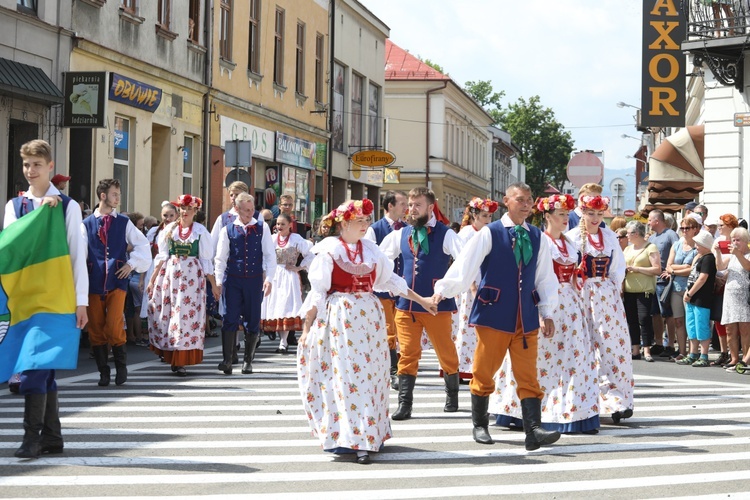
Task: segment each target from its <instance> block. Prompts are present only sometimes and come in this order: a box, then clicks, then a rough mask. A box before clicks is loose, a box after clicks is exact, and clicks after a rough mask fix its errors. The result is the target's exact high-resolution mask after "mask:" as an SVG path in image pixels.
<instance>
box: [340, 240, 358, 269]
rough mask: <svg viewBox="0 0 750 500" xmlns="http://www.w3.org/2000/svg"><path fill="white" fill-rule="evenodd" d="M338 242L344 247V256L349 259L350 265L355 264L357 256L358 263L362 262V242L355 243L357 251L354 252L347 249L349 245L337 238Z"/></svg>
mask: <svg viewBox="0 0 750 500" xmlns="http://www.w3.org/2000/svg"><path fill="white" fill-rule="evenodd" d="M339 240H340V241H341V244H342V245H344V249H346V256H347V257H349V261H350V262H351V263H353V264H356V263H357V256H359V261H360V262H364V257H363V256H362V240H359V241H357V249H356V250H354V251H352V250H351V249H350V248H349V245H348V244H347V243H346V242H345V241H344V240H343V239H341V238H339Z"/></svg>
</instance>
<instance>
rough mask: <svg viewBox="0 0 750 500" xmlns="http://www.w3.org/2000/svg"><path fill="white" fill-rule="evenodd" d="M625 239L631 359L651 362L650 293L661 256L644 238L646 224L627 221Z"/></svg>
mask: <svg viewBox="0 0 750 500" xmlns="http://www.w3.org/2000/svg"><path fill="white" fill-rule="evenodd" d="M625 229H626V230H627V237H628V242H629V243H630V244H629V245H628V246H627V248H625V250H624V254H625V271H626V274H625V295H624V303H625V317H626V318H627V321H628V329H629V330H630V345H631V346H632V347H631V348H632V355H633V359H641V344H643V359H644V360H645V361H653V360H654V359H653V358H652V357H651V346H652V345H653V343H654V326H653V323H652V321H651V304H652V301H653V299H652V297H651V296H652V295H653V294H654V293H655V292H656V277H657V276H658V275H659V274H661V259H660V256H659V249H658V248H656V245H654V244H653V243H649V242H648V241H646V226H644V225H643V224H642V223H640V222H638V221H634V220H633V221H630V222H628V223H627V225H626V226H625Z"/></svg>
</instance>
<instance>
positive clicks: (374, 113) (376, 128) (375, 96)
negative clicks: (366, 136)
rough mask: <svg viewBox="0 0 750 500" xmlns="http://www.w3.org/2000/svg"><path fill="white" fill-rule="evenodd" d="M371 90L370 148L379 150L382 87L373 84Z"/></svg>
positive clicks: (369, 104)
mask: <svg viewBox="0 0 750 500" xmlns="http://www.w3.org/2000/svg"><path fill="white" fill-rule="evenodd" d="M369 88H370V92H369V103H368V106H369V109H370V116H369V118H370V119H369V122H370V123H369V126H370V140H369V143H368V146H370V147H372V148H377V147H378V144H380V118H379V117H378V108H379V106H380V105H379V102H380V87H378V86H377V85H374V84H373V83H372V82H371V83H370V87H369Z"/></svg>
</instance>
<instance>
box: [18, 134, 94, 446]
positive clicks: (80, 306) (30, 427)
mask: <svg viewBox="0 0 750 500" xmlns="http://www.w3.org/2000/svg"><path fill="white" fill-rule="evenodd" d="M21 160H22V162H23V175H24V177H26V180H27V181H28V182H29V189H28V190H27V191H26V192H25V193H23V194H22V195H21V196H18V197H17V198H13V199H12V200H10V201H9V202H8V204H7V205H6V206H5V217H4V219H3V227H4V228H6V229H7V228H8V226H10V225H11V224H13V223H14V222H16V221H17V220H18V219H20V218H21V217H23V216H24V215H26V214H28V213H29V212H31V211H32V210H34V209H37V208H39V207H40V206H41V205H50V206H51V207H55V206H56V205H57V204H58V203H60V202H61V203H62V206H63V213H64V214H65V236H66V240H67V242H68V251H69V252H70V262H71V264H72V266H73V282H74V284H75V295H76V328H83V327H85V326H86V323H87V322H88V315H87V312H86V306H87V305H88V301H89V296H88V286H89V282H88V271H87V269H86V247H85V244H84V242H83V240H82V239H81V209H80V207H79V206H78V204H77V203H75V202H73V203H71V199H70V198H69V197H67V196H65V195H64V194H62V193H61V192H60V191H59V190H58V189H57V188H56V187H55V186H53V185H52V184H50V180H49V174H50V173H51V172H52V171H53V170H54V168H55V164H54V162H53V161H52V146H50V145H49V143H48V142H46V141H43V140H41V139H35V140H33V141H29V142H27V143H25V144H24V145H23V146H21ZM52 279H53V277H50V280H52ZM41 285H42V283H40V286H41ZM44 285H45V286H47V285H54V283H52V281H50V282H49V283H46V282H45V283H44ZM19 392H20V394H22V395H23V396H24V410H23V429H24V436H23V442H22V443H21V446H20V447H19V448H18V450H16V452H15V456H16V457H18V458H37V457H39V455H42V454H57V453H62V452H63V436H62V426H61V425H60V416H59V404H58V398H57V382H56V381H55V370H26V371H23V372H21V374H20V384H19Z"/></svg>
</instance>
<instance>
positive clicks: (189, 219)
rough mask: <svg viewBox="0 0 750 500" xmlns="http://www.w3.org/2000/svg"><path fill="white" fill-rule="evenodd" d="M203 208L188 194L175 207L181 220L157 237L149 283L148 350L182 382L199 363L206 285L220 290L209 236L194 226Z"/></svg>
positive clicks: (196, 224) (206, 231) (200, 360)
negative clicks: (149, 345) (216, 280)
mask: <svg viewBox="0 0 750 500" xmlns="http://www.w3.org/2000/svg"><path fill="white" fill-rule="evenodd" d="M202 204H203V201H202V200H201V199H200V198H198V197H194V196H191V195H189V194H183V195H182V196H180V198H179V199H178V200H177V201H175V202H174V205H175V206H176V207H177V208H178V209H179V211H180V217H179V219H178V220H177V221H175V222H172V223H171V224H169V225H167V226H166V227H165V228H164V230H163V231H162V232H161V233H160V234H159V239H158V242H157V243H158V245H159V253H158V254H157V255H156V258H155V259H154V273H153V274H152V275H151V279H150V280H149V284H148V296H149V307H148V333H149V341H150V342H151V350H152V351H154V352H155V353H156V354H157V355H159V356H161V357H162V358H163V359H164V361H165V362H167V363H169V364H170V365H171V366H172V371H173V372H175V373H176V374H177V375H178V376H180V377H184V376H186V375H187V371H186V370H185V366H187V365H198V364H200V363H201V362H202V361H203V342H204V340H205V324H206V280H208V281H209V282H210V283H211V286H212V288H213V290H214V291H218V290H219V289H218V288H217V287H216V283H215V282H214V276H213V273H214V266H213V263H212V259H213V256H214V250H213V248H214V246H213V243H212V242H211V234H210V233H209V232H208V230H207V229H206V228H205V226H203V225H201V224H198V223H197V222H193V219H194V218H195V214H196V212H198V210H199V209H200V207H201V205H202ZM216 298H217V300H218V297H216Z"/></svg>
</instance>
